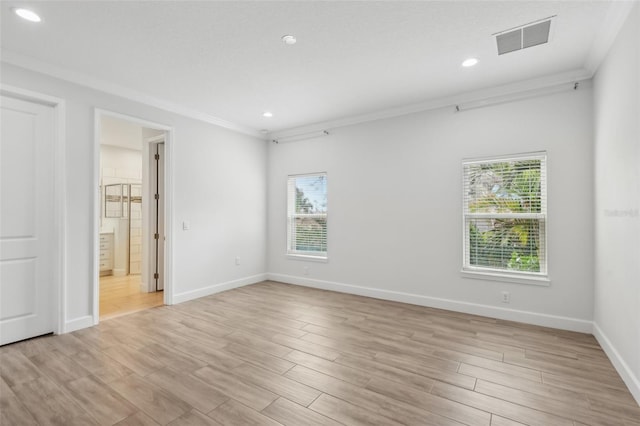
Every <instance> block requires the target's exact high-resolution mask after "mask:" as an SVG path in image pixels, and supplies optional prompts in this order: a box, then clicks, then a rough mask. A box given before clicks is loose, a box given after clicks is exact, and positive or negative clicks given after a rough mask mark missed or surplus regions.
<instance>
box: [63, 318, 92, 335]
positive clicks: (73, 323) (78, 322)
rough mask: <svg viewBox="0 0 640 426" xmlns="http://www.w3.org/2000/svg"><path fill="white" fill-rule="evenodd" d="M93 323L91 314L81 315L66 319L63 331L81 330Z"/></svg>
mask: <svg viewBox="0 0 640 426" xmlns="http://www.w3.org/2000/svg"><path fill="white" fill-rule="evenodd" d="M92 325H94V324H93V316H92V315H85V316H83V317H79V318H74V319H72V320H68V321H67V322H66V323H65V325H64V329H65V333H71V332H72V331H76V330H81V329H83V328H87V327H91V326H92Z"/></svg>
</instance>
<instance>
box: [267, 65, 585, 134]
mask: <svg viewBox="0 0 640 426" xmlns="http://www.w3.org/2000/svg"><path fill="white" fill-rule="evenodd" d="M591 77H593V73H590V72H588V71H587V70H585V69H582V68H580V69H576V70H572V71H567V72H563V73H559V74H554V75H551V76H545V77H540V78H535V79H531V80H525V81H521V82H517V83H511V84H506V85H503V86H496V87H492V88H489V89H482V90H476V91H473V92H466V93H461V94H456V95H453V96H447V97H444V98H439V99H431V100H428V101H425V102H420V103H417V104H413V105H405V106H401V107H396V108H388V109H384V110H380V111H376V112H372V113H369V114H361V115H353V116H350V117H345V118H340V119H337V120H329V121H323V122H319V123H314V124H309V125H304V126H300V127H292V128H289V129H284V130H279V131H276V132H271V133H268V134H267V139H268V140H273V139H276V140H281V139H283V138H288V137H292V138H293V137H295V136H296V135H300V134H313V133H317V132H323V131H326V132H328V133H331V132H330V130H331V129H336V128H339V127H347V126H352V125H355V124H360V123H366V122H370V121H377V120H384V119H387V118H392V117H399V116H403V115H408V114H414V113H417V112H424V111H431V110H435V109H440V108H455V106H456V105H471V107H473V104H474V103H475V104H478V103H481V102H484V101H487V100H494V99H498V100H500V102H512V101H517V100H519V99H521V98H523V99H527V98H531V97H533V96H537V95H545V94H549V93H555V92H558V91H562V90H565V88H564V87H560V86H564V85H566V84H567V83H581V82H583V81H584V80H589V79H590V78H591ZM538 92H539V93H538ZM502 98H504V99H502ZM494 103H499V102H494ZM263 136H264V135H263Z"/></svg>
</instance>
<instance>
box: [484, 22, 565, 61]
mask: <svg viewBox="0 0 640 426" xmlns="http://www.w3.org/2000/svg"><path fill="white" fill-rule="evenodd" d="M552 18H553V16H552V17H549V18H545V19H543V20H541V21H536V22H534V23H532V24H526V25H523V26H521V27H518V28H515V29H510V30H506V31H502V32H499V33H496V34H494V35H495V36H496V43H497V45H498V55H504V54H505V53H509V52H515V51H516V50H521V49H526V48H527V47H532V46H537V45H539V44H545V43H548V42H549V32H550V30H551V19H552Z"/></svg>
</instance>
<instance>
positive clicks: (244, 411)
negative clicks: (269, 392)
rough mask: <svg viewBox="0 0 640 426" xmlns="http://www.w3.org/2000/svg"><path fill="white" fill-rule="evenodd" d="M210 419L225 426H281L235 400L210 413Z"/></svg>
mask: <svg viewBox="0 0 640 426" xmlns="http://www.w3.org/2000/svg"><path fill="white" fill-rule="evenodd" d="M209 417H211V418H213V419H214V420H215V421H217V422H218V423H220V424H221V425H224V426H238V425H243V426H281V424H280V423H278V422H276V421H275V420H273V419H271V418H269V417H267V416H265V415H264V414H262V413H259V412H258V411H256V410H253V409H251V408H249V407H247V406H246V405H242V404H241V403H239V402H237V401H234V400H233V399H230V400H229V401H227V402H225V403H224V404H222V405H221V406H219V407H218V408H216V409H215V410H213V411H212V412H210V413H209Z"/></svg>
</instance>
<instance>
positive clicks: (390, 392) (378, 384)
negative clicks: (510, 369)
mask: <svg viewBox="0 0 640 426" xmlns="http://www.w3.org/2000/svg"><path fill="white" fill-rule="evenodd" d="M366 388H367V389H369V390H372V391H374V392H377V393H379V394H381V395H386V396H388V397H390V398H393V399H396V400H398V401H402V402H406V403H407V404H409V405H413V406H416V407H420V408H422V409H424V410H426V411H429V412H431V413H434V414H438V415H441V416H443V417H448V418H450V419H453V420H456V421H459V422H460V423H464V424H469V425H486V426H488V425H489V422H490V421H491V414H490V413H489V412H486V411H482V410H478V409H477V408H473V407H469V406H467V405H464V404H461V403H459V402H455V401H451V400H449V399H446V398H441V397H439V396H436V395H432V394H429V393H427V392H424V391H421V390H418V389H412V388H411V387H409V386H402V385H400V384H398V383H395V382H392V381H389V380H385V379H381V378H378V377H374V378H373V379H371V381H370V382H369V383H368V384H367V386H366Z"/></svg>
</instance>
